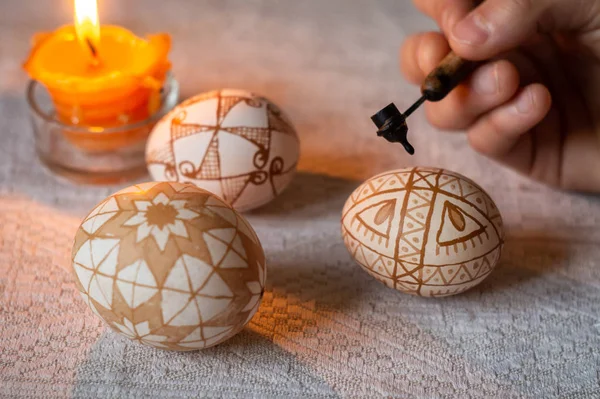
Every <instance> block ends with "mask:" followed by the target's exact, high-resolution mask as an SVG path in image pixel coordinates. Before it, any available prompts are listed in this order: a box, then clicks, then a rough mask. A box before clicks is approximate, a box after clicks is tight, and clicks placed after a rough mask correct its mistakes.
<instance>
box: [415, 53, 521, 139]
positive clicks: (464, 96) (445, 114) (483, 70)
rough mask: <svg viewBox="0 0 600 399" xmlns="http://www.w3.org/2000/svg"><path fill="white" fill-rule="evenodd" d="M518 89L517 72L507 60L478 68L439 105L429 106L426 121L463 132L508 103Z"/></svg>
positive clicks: (430, 104)
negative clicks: (487, 114) (484, 115)
mask: <svg viewBox="0 0 600 399" xmlns="http://www.w3.org/2000/svg"><path fill="white" fill-rule="evenodd" d="M518 88H519V72H518V71H517V69H516V68H515V67H514V65H513V64H511V63H510V62H508V61H506V60H499V61H492V62H489V63H487V64H485V65H483V66H481V67H479V68H478V69H477V70H476V71H475V72H474V73H473V75H472V76H471V78H470V79H469V80H468V81H467V82H466V83H464V84H462V85H460V86H458V87H457V88H456V89H454V90H453V91H452V92H450V94H448V96H447V97H446V98H445V99H443V100H442V101H440V102H436V103H428V104H427V106H426V113H427V118H428V119H429V121H430V122H431V124H433V125H434V126H436V127H438V128H440V129H445V130H462V129H466V128H468V127H469V126H471V125H472V124H473V123H474V122H475V121H476V120H477V119H478V118H479V117H480V116H481V115H483V114H485V113H487V112H489V111H490V110H492V109H494V108H496V107H499V106H501V105H502V104H504V103H505V102H507V101H508V100H510V99H511V98H512V97H513V96H514V94H515V93H516V92H517V90H518Z"/></svg>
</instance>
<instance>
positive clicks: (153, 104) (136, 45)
mask: <svg viewBox="0 0 600 399" xmlns="http://www.w3.org/2000/svg"><path fill="white" fill-rule="evenodd" d="M170 47H171V40H170V37H169V35H167V34H156V35H151V36H149V37H148V38H147V39H146V40H144V39H142V38H139V37H137V36H135V35H134V34H133V33H132V32H130V31H128V30H126V29H124V28H122V27H118V26H102V27H100V24H99V21H98V11H97V4H96V0H75V24H74V26H65V27H62V28H59V29H57V30H56V31H55V32H52V33H41V34H37V35H36V37H35V38H34V43H33V49H32V51H31V54H30V55H29V58H28V60H27V61H26V62H25V65H24V68H25V70H26V71H27V72H28V73H29V75H30V77H31V78H32V79H34V80H37V81H39V82H40V83H42V84H43V85H44V86H45V87H46V88H47V90H48V92H49V93H50V96H51V98H52V101H53V103H54V107H55V110H56V117H57V118H58V119H59V120H60V121H61V122H63V123H66V124H70V125H77V126H88V127H89V126H91V127H100V128H109V127H117V126H122V125H128V124H131V123H135V122H138V121H142V120H144V119H146V118H148V117H149V116H150V115H152V114H153V113H154V112H156V111H157V109H158V108H159V106H160V90H161V88H162V86H163V83H164V81H165V78H166V74H167V72H168V70H169V69H170V66H171V64H170V62H169V60H168V53H169V50H170ZM69 139H70V140H71V141H72V142H73V143H74V144H76V145H78V146H79V147H83V148H85V149H87V150H90V151H94V150H97V151H103V150H111V149H116V148H119V146H120V145H122V144H125V143H131V141H132V140H135V139H139V138H136V137H127V132H123V133H121V134H120V137H107V136H106V135H102V137H101V138H100V135H98V137H93V135H92V136H91V137H81V135H79V136H77V137H75V136H73V137H69Z"/></svg>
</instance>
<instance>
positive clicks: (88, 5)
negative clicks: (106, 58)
mask: <svg viewBox="0 0 600 399" xmlns="http://www.w3.org/2000/svg"><path fill="white" fill-rule="evenodd" d="M75 32H76V33H77V39H78V40H79V43H81V46H82V47H83V48H84V49H85V51H86V52H88V53H89V54H90V56H91V58H92V60H93V61H94V64H96V63H98V47H99V45H100V22H99V20H98V3H97V0H75Z"/></svg>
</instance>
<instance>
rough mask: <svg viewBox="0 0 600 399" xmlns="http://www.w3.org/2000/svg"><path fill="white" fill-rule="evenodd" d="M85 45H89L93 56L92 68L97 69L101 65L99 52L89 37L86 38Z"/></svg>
mask: <svg viewBox="0 0 600 399" xmlns="http://www.w3.org/2000/svg"><path fill="white" fill-rule="evenodd" d="M85 43H86V44H87V46H88V48H89V49H90V53H91V54H92V66H93V67H97V66H98V65H100V59H99V58H98V50H97V49H96V47H95V46H94V44H93V43H92V41H91V40H90V39H89V38H87V37H86V38H85Z"/></svg>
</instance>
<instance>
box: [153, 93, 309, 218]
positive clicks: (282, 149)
mask: <svg viewBox="0 0 600 399" xmlns="http://www.w3.org/2000/svg"><path fill="white" fill-rule="evenodd" d="M298 157H299V141H298V136H297V134H296V131H295V130H294V127H293V126H292V124H291V123H290V121H289V120H288V118H287V117H286V116H285V115H284V114H283V113H282V112H281V110H280V109H279V108H277V106H275V104H273V103H272V102H270V101H269V100H267V99H265V98H262V97H259V96H255V95H254V94H252V93H249V92H247V91H243V90H219V91H212V92H209V93H204V94H200V95H197V96H195V97H192V98H190V99H188V100H187V101H184V102H183V103H182V104H180V105H179V106H177V107H176V108H175V109H173V110H172V111H171V112H170V113H169V114H167V115H166V116H165V117H164V118H163V119H162V120H160V121H159V123H158V124H157V125H156V126H155V127H154V129H153V131H152V133H151V134H150V137H149V139H148V144H147V147H146V163H147V165H148V170H149V171H150V174H151V175H152V177H153V178H154V180H159V181H178V182H186V183H193V184H195V185H197V186H198V187H201V188H204V189H206V190H208V191H210V192H212V193H214V194H216V195H218V196H219V197H221V198H222V199H224V200H225V202H227V203H228V204H231V205H232V206H233V207H234V208H235V209H237V210H238V211H245V210H249V209H252V208H257V207H259V206H261V205H264V204H266V203H267V202H269V201H271V200H272V199H273V198H275V197H276V196H277V195H279V194H280V193H281V192H282V191H283V190H284V189H285V188H286V187H287V185H288V184H289V183H290V181H291V180H292V178H293V176H294V173H295V171H296V164H297V163H298Z"/></svg>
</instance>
